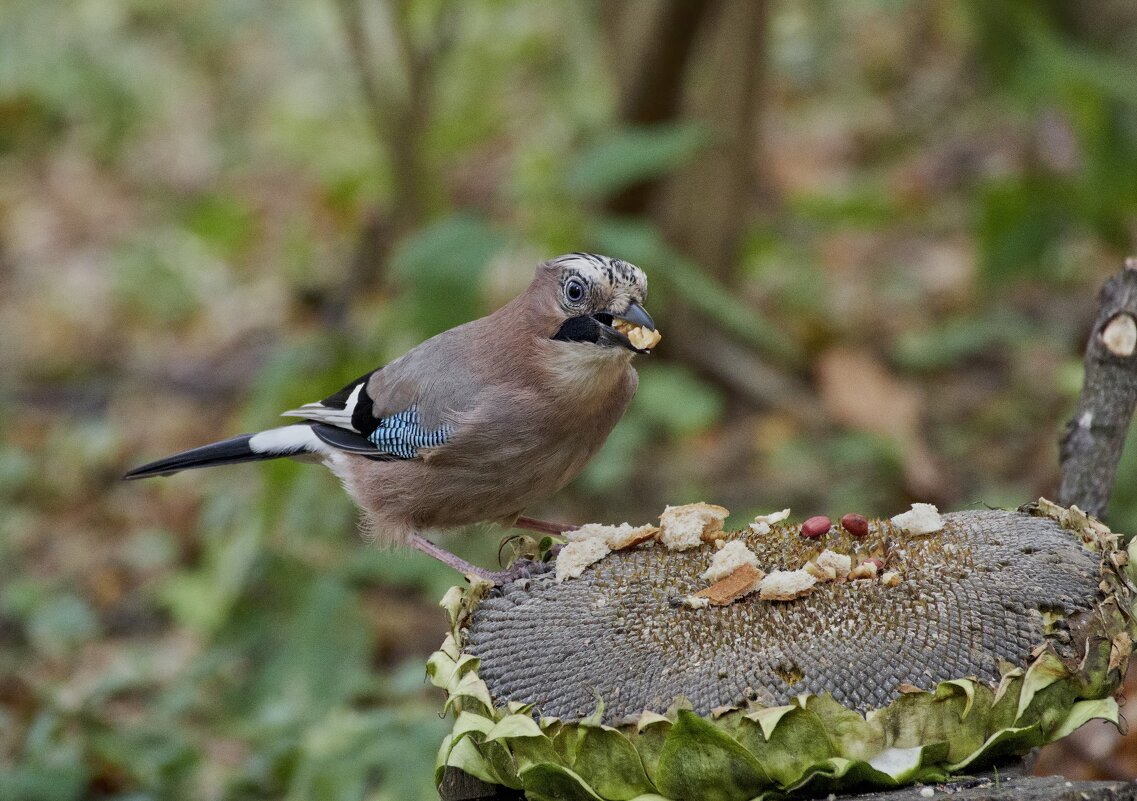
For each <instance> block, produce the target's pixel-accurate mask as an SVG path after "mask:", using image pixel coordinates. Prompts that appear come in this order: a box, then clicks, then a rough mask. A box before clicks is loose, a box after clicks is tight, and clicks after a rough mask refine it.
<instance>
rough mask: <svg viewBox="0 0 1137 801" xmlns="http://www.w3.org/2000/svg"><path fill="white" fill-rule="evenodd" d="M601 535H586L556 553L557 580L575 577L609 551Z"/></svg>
mask: <svg viewBox="0 0 1137 801" xmlns="http://www.w3.org/2000/svg"><path fill="white" fill-rule="evenodd" d="M611 550H612V549H611V548H609V547H608V543H607V542H605V541H604V538H603V537H587V538H585V539H582V540H576V541H575V542H570V543H569V544H568V545H566V546H565V547H563V548H561V552H560V553H559V554H557V581H558V582H560V581H564V580H565V579H570V578H576V577H578V576H579V575H580V574H581V573H583V572H584V569H585V568H586V567H588V566H589V565H591V564H593V563H594V562H599V561H600V560H601V559H603V558H604V557H605V556H607V555H608V554H609V553H610V552H611Z"/></svg>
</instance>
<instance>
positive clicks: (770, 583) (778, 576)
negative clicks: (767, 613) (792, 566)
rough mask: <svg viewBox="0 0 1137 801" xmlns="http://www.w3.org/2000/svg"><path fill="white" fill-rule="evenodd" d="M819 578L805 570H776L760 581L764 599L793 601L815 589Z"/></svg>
mask: <svg viewBox="0 0 1137 801" xmlns="http://www.w3.org/2000/svg"><path fill="white" fill-rule="evenodd" d="M815 584H817V579H815V578H814V577H813V576H811V575H809V573H807V572H805V571H804V570H775V571H773V572H772V573H767V574H766V577H765V578H764V579H762V580H761V581H760V582H758V597H759V598H761V599H762V600H763V601H792V600H793V599H794V598H800V597H801V596H802V595H807V594H809V593H810V592H812V591H813V586H814V585H815Z"/></svg>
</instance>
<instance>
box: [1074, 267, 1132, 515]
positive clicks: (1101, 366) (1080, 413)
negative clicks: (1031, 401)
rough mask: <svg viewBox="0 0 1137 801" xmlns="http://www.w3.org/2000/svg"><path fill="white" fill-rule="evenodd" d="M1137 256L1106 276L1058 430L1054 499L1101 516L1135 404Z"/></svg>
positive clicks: (1105, 505) (1112, 482)
mask: <svg viewBox="0 0 1137 801" xmlns="http://www.w3.org/2000/svg"><path fill="white" fill-rule="evenodd" d="M1135 351H1137V259H1133V258H1130V259H1127V260H1126V262H1125V268H1124V269H1123V270H1122V271H1121V272H1120V273H1118V274H1117V275H1115V276H1114V277H1113V278H1111V279H1109V281H1107V282H1106V284H1105V286H1103V287H1102V291H1101V295H1100V296H1099V299H1098V313H1097V317H1096V319H1095V321H1094V326H1093V330H1092V332H1091V334H1090V339H1089V343H1088V344H1087V346H1086V357H1085V366H1086V375H1085V382H1084V384H1083V385H1082V394H1081V396H1080V397H1079V398H1078V406H1077V408H1076V409H1075V411H1074V416H1073V417H1071V418H1070V421H1069V422H1068V423H1067V424H1066V431H1065V433H1064V434H1063V436H1062V442H1061V453H1060V459H1061V464H1062V487H1061V489H1060V490H1059V492H1058V501H1059V503H1062V504H1066V505H1077V506H1079V507H1081V508H1082V509H1084V510H1086V511H1087V512H1089V513H1090V514H1092V515H1094V516H1095V517H1103V516H1104V515H1105V512H1106V509H1107V508H1108V506H1109V496H1110V493H1111V492H1112V491H1113V484H1114V478H1115V475H1116V472H1117V464H1118V462H1119V461H1120V460H1121V450H1122V448H1123V447H1124V445H1125V438H1126V434H1127V432H1128V430H1129V425H1130V421H1131V420H1132V419H1133V409H1134V406H1135V405H1137V353H1135Z"/></svg>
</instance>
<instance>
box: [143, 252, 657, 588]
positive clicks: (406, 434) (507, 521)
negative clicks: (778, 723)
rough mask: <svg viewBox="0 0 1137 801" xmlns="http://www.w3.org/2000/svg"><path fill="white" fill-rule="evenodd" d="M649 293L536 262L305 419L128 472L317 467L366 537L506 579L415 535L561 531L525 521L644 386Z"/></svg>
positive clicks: (597, 260)
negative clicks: (356, 512)
mask: <svg viewBox="0 0 1137 801" xmlns="http://www.w3.org/2000/svg"><path fill="white" fill-rule="evenodd" d="M646 295H647V277H646V276H645V275H644V273H643V271H642V270H640V269H639V268H638V267H636V266H635V265H633V264H629V263H628V262H626V261H621V260H620V259H613V258H609V257H607V256H599V255H595V254H591V253H570V254H568V255H565V256H560V257H558V258H556V259H552V260H551V261H547V262H543V263H541V264H540V265H538V267H537V274H536V276H534V278H533V281H532V283H530V284H529V287H528V288H527V289H526V290H525V291H524V292H522V293H521V294H520V295H519V296H518V297H516V298H514V299H513V300H512V301H510V302H509V303H507V304H506V305H505V306H503V307H501V308H500V309H498V310H497V311H496V312H494V313H492V314H490V315H488V316H486V317H482V318H481V319H479V320H474V321H473V322H469V323H465V324H464V325H459V326H457V327H455V328H451V329H450V330H448V331H443V332H442V333H441V334H438V335H437V336H434V337H431V338H430V339H428V340H426V341H425V342H423V343H422V344H420V345H418V346H417V347H415V348H413V349H411V350H410V351H408V352H407V353H406V354H404V355H403V356H401V357H399V358H398V359H395V360H394V361H393V362H391V363H390V364H388V365H386V366H385V367H380V368H378V369H376V370H372V371H371V372H369V373H367V374H365V375H362V376H360V377H359V378H357V379H356V380H354V381H352V382H351V383H350V384H348V385H347V386H346V387H344V388H343V389H341V390H340V391H339V392H337V393H335V394H334V395H331V396H330V397H328V398H326V399H324V400H322V401H319V402H318V403H308V404H305V405H303V406H301V407H300V408H299V409H294V410H292V411H288V412H285V413H284V415H283V416H285V417H298V418H301V419H302V420H303V422H300V423H296V424H293V425H287V426H284V427H281V428H272V429H269V430H267V431H261V432H260V433H257V434H243V435H241V436H238V437H234V438H232V439H227V440H224V441H221V442H215V443H213V444H210V445H204V446H202V447H200V448H194V449H192V450H188V451H184V452H182V453H178V454H175V455H173V456H169V457H167V458H165V459H160V460H159V461H156V462H152V463H150V464H147V465H143V466H142V467H139V468H136V469H135V470H132V471H130V472H129V473H127V474H126V476H125V478H127V479H135V478H146V477H148V476H166V475H171V474H173V473H177V472H178V471H180V470H187V469H191V468H197V467H213V466H215V465H222V464H230V463H234V462H251V461H259V460H263V459H277V458H281V457H293V458H301V459H307V460H316V461H321V462H323V464H325V465H326V466H327V467H328V468H330V469H331V470H332V472H333V473H335V475H336V476H337V477H338V478H339V479H340V481H341V482H343V486H344V488H345V489H346V490H347V492H348V493H349V494H350V495H351V497H352V498H353V499H354V500H355V502H356V504H358V505H359V507H360V508H361V509H362V510H363V512H364V515H365V518H366V521H367V526H368V528H369V529H370V531H371V532H372V533H373V534H374V536H375V538H376V539H378V540H379V541H381V542H384V543H391V544H397V545H408V546H411V547H413V548H416V549H418V550H420V551H423V552H424V553H427V554H429V555H431V556H433V557H435V558H436V559H439V560H441V561H443V562H445V563H446V564H448V565H450V566H452V567H454V568H456V569H458V570H460V571H462V572H463V573H473V574H475V575H479V576H482V577H483V578H489V579H490V580H494V579H496V578H499V577H500V575H501V574H496V573H491V572H489V571H486V570H484V569H482V568H478V567H475V566H473V565H471V564H469V563H468V562H466V561H465V560H462V559H460V558H459V557H457V556H455V555H454V554H451V553H449V552H448V551H445V550H443V549H442V548H440V547H438V546H437V545H435V544H433V543H432V542H430V541H429V540H427V539H425V538H424V537H423V536H422V535H421V533H420V532H421V531H422V530H423V529H428V528H445V527H452V526H462V525H466V524H469V523H477V522H481V521H492V522H497V523H500V524H502V525H504V526H517V527H522V528H530V529H534V530H537V531H544V532H550V533H556V532H558V531H560V530H563V528H564V527H560V526H557V525H555V524H549V523H545V522H543V521H539V520H534V519H531V518H525V517H522V516H521V512H522V511H523V510H524V509H525V507H527V506H529V505H531V504H532V503H534V502H536V501H539V500H541V499H543V498H546V497H548V496H550V495H552V494H553V493H554V492H556V491H557V490H559V489H560V488H561V487H563V486H565V484H567V483H568V482H569V481H571V480H572V479H573V478H575V477H576V476H577V475H578V474H579V473H580V472H581V470H582V469H584V466H585V465H586V464H587V463H588V461H589V460H590V459H591V458H592V457H593V456H594V455H595V454H596V451H597V450H599V448H600V446H601V445H602V444H603V443H604V440H605V439H607V437H608V434H609V433H610V432H611V431H612V428H613V427H614V426H615V425H616V423H617V421H619V419H620V418H621V417H622V416H623V414H624V410H625V409H626V408H627V407H628V403H629V402H630V401H631V399H632V396H633V395H634V394H635V391H636V384H637V381H638V378H637V376H636V371H635V370H634V369H633V368H632V365H631V360H632V356H634V355H635V354H636V353H648V352H649V350H650V348H651V347H652V346H653V345H654V344H655V342H656V341H658V334H656V333H654V329H655V324H654V323H653V322H652V319H651V317H650V316H649V315H648V313H647V312H646V311H645V310H644V307H643V305H642V304H643V302H644V298H645V296H646ZM629 334H630V335H631V339H630V338H629ZM633 340H635V343H636V344H633Z"/></svg>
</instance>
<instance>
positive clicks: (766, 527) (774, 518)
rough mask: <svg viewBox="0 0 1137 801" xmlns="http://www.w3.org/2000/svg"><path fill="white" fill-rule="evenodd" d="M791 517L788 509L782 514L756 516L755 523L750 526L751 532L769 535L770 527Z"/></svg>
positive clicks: (772, 513)
mask: <svg viewBox="0 0 1137 801" xmlns="http://www.w3.org/2000/svg"><path fill="white" fill-rule="evenodd" d="M789 516H790V510H789V509H788V508H786V509H783V510H782V511H780V512H771V513H770V514H768V515H755V516H754V522H753V523H751V524H750V530H751V531H753V532H754V533H755V534H759V535H761V534H769V533H770V527H771V526H772V525H774V524H775V523H780V522H782V521H783V520H785V519H786V518H787V517H789Z"/></svg>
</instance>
